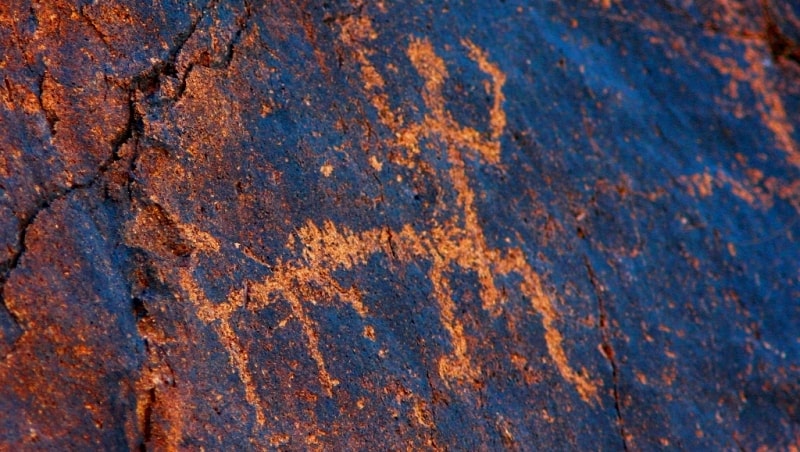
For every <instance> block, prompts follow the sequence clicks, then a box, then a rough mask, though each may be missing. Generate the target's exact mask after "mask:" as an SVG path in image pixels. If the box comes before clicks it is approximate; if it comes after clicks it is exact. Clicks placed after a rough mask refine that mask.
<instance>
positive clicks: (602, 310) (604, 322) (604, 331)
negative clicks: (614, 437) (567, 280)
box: [584, 256, 629, 451]
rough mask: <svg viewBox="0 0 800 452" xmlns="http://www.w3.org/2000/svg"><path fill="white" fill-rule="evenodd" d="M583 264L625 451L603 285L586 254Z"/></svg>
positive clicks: (626, 441)
mask: <svg viewBox="0 0 800 452" xmlns="http://www.w3.org/2000/svg"><path fill="white" fill-rule="evenodd" d="M584 265H585V267H586V272H587V274H588V275H589V281H590V282H591V284H592V288H593V289H594V293H595V298H596V299H597V312H598V320H597V326H598V328H599V329H600V336H601V338H602V341H603V342H602V343H601V344H600V350H601V351H602V354H603V356H605V358H606V359H607V360H608V363H609V364H610V365H611V378H612V381H613V386H612V392H613V395H614V411H615V412H616V415H617V426H618V428H619V435H620V438H621V439H622V446H623V448H624V449H625V450H626V451H627V450H629V449H628V447H629V445H628V434H627V432H626V431H625V420H624V419H623V417H622V400H621V396H620V390H619V366H618V364H617V360H616V357H615V356H614V347H613V345H612V344H611V327H610V325H609V318H608V311H607V310H606V306H605V302H604V295H603V292H604V290H603V287H602V285H601V283H600V281H599V280H598V279H597V274H595V271H594V268H593V267H592V264H591V263H590V262H589V258H588V256H584Z"/></svg>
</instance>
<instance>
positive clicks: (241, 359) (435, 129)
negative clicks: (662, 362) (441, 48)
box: [178, 16, 598, 425]
mask: <svg viewBox="0 0 800 452" xmlns="http://www.w3.org/2000/svg"><path fill="white" fill-rule="evenodd" d="M341 25H342V33H341V39H342V41H343V42H344V44H345V45H346V46H347V47H348V48H349V49H350V50H351V51H352V52H353V54H354V56H355V60H356V61H357V62H358V64H359V65H360V72H361V79H362V82H363V84H364V89H365V91H366V94H367V96H368V98H369V101H370V104H371V105H372V106H373V107H374V108H375V109H376V111H377V113H378V117H379V120H380V122H381V124H382V125H383V126H385V127H386V128H387V129H388V130H389V131H390V132H391V136H392V141H391V142H390V143H388V144H387V147H389V148H391V149H392V150H395V151H398V152H394V153H392V155H391V156H390V157H389V158H388V160H389V161H390V162H391V163H392V164H394V165H399V166H405V167H407V168H411V169H416V170H419V171H425V172H429V173H430V174H431V175H432V176H435V177H436V178H437V180H438V181H441V183H443V184H451V186H452V188H453V189H454V192H455V193H456V197H455V199H456V202H455V204H454V205H452V204H451V205H447V204H445V203H444V202H443V201H441V200H440V201H437V202H438V204H437V205H436V208H435V214H434V220H433V223H434V224H433V225H432V226H431V227H429V228H426V229H423V230H419V229H415V228H414V227H413V226H412V225H410V224H406V225H405V226H403V227H402V228H400V229H397V230H392V229H390V228H388V227H379V228H374V229H369V230H363V231H356V230H353V229H351V228H350V227H347V226H345V225H337V224H334V223H333V222H331V221H324V222H322V224H317V223H314V222H312V221H309V222H307V223H306V224H305V225H303V226H302V227H300V228H298V229H297V230H296V232H295V233H294V234H292V235H290V237H289V238H288V240H287V243H286V246H287V249H289V250H299V255H297V256H296V257H295V258H292V259H289V260H283V261H277V262H276V264H275V265H270V266H269V267H270V269H271V273H270V274H269V275H268V276H267V277H265V278H264V279H263V280H260V281H249V282H247V283H246V287H245V288H243V289H239V290H235V291H232V292H231V293H230V294H229V295H228V297H227V300H226V301H225V302H223V303H212V302H211V301H210V300H208V299H207V298H206V295H205V294H204V292H203V290H202V288H201V287H200V286H199V284H198V283H197V282H196V281H195V280H194V279H193V276H192V273H191V271H190V270H189V269H188V268H181V269H179V270H178V273H179V278H178V279H179V281H180V285H181V290H182V291H183V293H184V296H185V297H188V299H189V300H190V301H191V302H192V303H193V304H194V305H195V306H196V312H197V315H198V317H199V318H200V319H201V320H203V321H204V322H206V323H207V324H209V325H211V326H212V327H213V328H214V329H215V331H216V333H217V335H218V337H219V338H220V341H221V342H222V344H223V345H224V346H225V348H226V350H227V352H228V354H229V356H230V361H231V364H232V365H233V366H234V367H235V368H236V370H237V372H238V374H239V377H240V378H241V380H242V382H243V384H244V386H245V395H246V398H247V401H248V402H249V403H250V404H251V405H252V406H253V407H254V409H255V411H256V419H257V422H258V424H259V425H263V424H264V423H265V422H266V418H265V414H264V407H263V405H262V404H261V401H260V400H259V397H258V394H257V391H256V383H255V382H254V381H253V380H254V379H253V376H252V375H251V373H250V370H249V363H248V355H247V353H246V351H245V350H244V349H243V347H242V346H241V344H240V343H239V341H238V339H237V337H236V334H235V333H234V331H233V329H232V327H231V320H230V319H231V315H232V314H233V313H235V312H237V311H238V310H240V309H248V310H251V311H253V312H258V311H259V310H262V309H264V308H265V307H266V306H268V305H270V304H273V303H288V305H289V307H290V310H291V314H290V316H289V317H288V318H286V319H284V320H283V321H281V322H280V324H279V325H278V326H279V327H281V326H283V325H286V324H287V322H299V323H300V325H301V326H302V332H303V335H304V336H305V341H306V347H307V350H308V353H309V355H310V356H311V357H312V358H313V360H314V361H315V363H316V365H317V369H318V374H319V379H320V384H321V387H322V388H323V390H324V391H325V393H326V394H327V395H329V396H330V395H332V393H333V391H335V388H336V386H337V385H338V384H339V381H338V380H337V379H336V376H335V375H331V373H330V372H329V370H328V367H327V365H326V362H325V357H324V354H323V353H322V351H321V349H320V342H321V341H324V338H323V337H320V335H319V334H318V326H317V324H316V321H315V320H314V319H313V318H312V317H311V316H310V315H309V313H308V310H307V305H308V303H329V302H336V303H340V304H343V305H346V306H350V307H351V308H352V309H353V310H354V311H355V312H356V313H357V314H358V315H359V316H361V318H363V319H364V320H365V322H366V321H368V319H369V316H370V308H369V306H367V304H366V303H365V302H364V299H363V298H364V297H363V293H362V292H361V291H360V290H359V289H358V288H357V287H343V286H342V285H341V284H340V283H339V282H338V281H337V279H336V277H335V275H334V272H338V271H348V270H353V269H356V268H358V267H361V266H364V265H367V263H368V260H369V259H370V258H372V257H373V256H375V255H382V256H383V258H385V259H390V260H394V261H397V262H399V263H401V264H403V263H405V264H407V263H410V262H414V261H425V262H427V263H428V264H429V270H428V274H427V277H428V279H429V281H430V284H431V287H432V293H431V294H430V298H431V299H432V300H433V301H435V303H436V304H437V307H438V310H439V321H440V322H441V325H442V326H443V328H444V329H445V330H446V332H447V333H448V335H449V339H450V344H451V351H450V352H449V353H448V354H445V355H444V356H441V357H440V359H439V362H438V373H439V376H440V377H441V379H442V380H443V381H444V382H445V383H446V384H448V385H450V384H466V383H469V382H471V381H477V380H479V379H480V378H481V372H482V371H481V369H480V367H479V366H477V365H476V364H475V363H474V362H473V360H472V359H471V357H470V350H469V347H468V341H467V337H466V335H465V332H464V326H463V324H462V322H461V321H460V320H459V313H458V311H459V309H458V304H457V301H456V300H454V297H453V287H452V286H453V280H452V278H451V273H452V272H453V271H454V270H456V269H457V270H460V271H470V272H474V273H475V274H476V275H477V279H478V281H479V285H480V286H479V296H480V300H481V305H482V307H483V309H485V310H486V311H487V312H488V313H490V315H491V316H493V317H497V316H498V315H499V314H500V313H501V312H502V310H503V305H504V303H506V302H507V295H506V290H505V288H498V282H497V280H498V279H499V278H504V277H506V276H507V275H516V276H517V277H518V278H519V280H520V281H521V282H520V283H519V285H518V287H517V288H516V291H517V292H515V293H518V294H519V295H521V296H522V297H523V298H525V299H526V300H527V301H528V302H530V303H531V305H532V307H533V308H534V309H535V310H536V312H537V313H538V314H539V315H541V321H542V325H543V327H544V330H545V341H546V344H547V351H548V353H549V355H550V357H551V359H552V360H553V362H554V364H555V366H556V368H557V369H558V371H559V373H560V374H561V376H562V377H563V378H564V379H565V380H566V381H568V382H569V383H570V384H572V385H573V386H574V388H575V390H576V391H577V392H578V394H579V395H580V396H581V397H582V398H583V400H585V401H586V402H589V403H591V402H594V401H595V400H597V398H598V395H597V391H598V389H597V386H596V383H595V382H594V381H592V380H591V379H590V378H589V377H588V376H587V374H586V371H585V370H580V371H578V370H575V369H574V368H573V367H572V366H570V364H569V363H568V359H567V355H566V352H565V350H564V347H563V337H562V335H561V333H560V332H559V330H558V329H557V328H556V323H557V319H558V317H559V313H558V311H557V309H556V308H555V306H554V303H553V301H552V299H551V298H550V296H549V295H548V294H547V293H546V291H545V289H544V288H543V286H542V281H541V278H540V276H539V275H538V274H537V273H536V272H535V271H534V270H533V268H532V267H531V265H530V264H529V263H528V261H527V259H526V256H525V253H524V252H523V251H522V249H520V248H518V247H508V248H503V249H500V248H493V247H491V246H489V244H488V243H487V239H486V236H485V233H484V230H483V228H482V226H481V223H480V221H479V214H478V211H477V209H476V206H475V191H474V189H473V188H472V187H471V184H472V182H471V181H470V177H469V174H468V171H467V161H468V159H478V160H479V161H480V163H481V164H487V165H499V163H500V158H501V145H500V138H501V136H502V134H503V132H504V130H505V126H506V117H505V113H504V110H503V102H504V100H505V99H504V96H503V91H502V90H503V85H504V83H505V80H506V77H505V75H504V74H503V72H502V71H501V70H500V69H499V68H498V67H497V66H496V65H495V64H494V63H492V62H490V60H489V57H488V55H487V54H486V53H485V52H484V51H483V50H481V49H480V48H479V47H478V46H476V45H475V44H473V43H472V42H471V41H468V40H464V41H462V45H463V48H464V50H465V51H466V52H467V53H468V55H469V57H470V59H471V60H473V61H474V62H475V63H476V64H477V65H478V68H479V69H480V70H481V71H482V72H483V73H485V74H486V75H487V76H488V78H489V81H488V82H487V83H486V85H485V88H486V90H487V94H488V95H490V96H492V99H493V104H492V107H491V109H490V111H489V115H488V116H489V120H488V123H489V132H488V133H481V132H479V131H478V130H476V129H474V128H471V127H467V126H464V125H462V124H459V123H458V122H457V121H456V120H455V119H454V117H453V115H452V114H451V113H450V112H449V111H448V110H447V108H446V105H445V100H444V96H443V93H442V90H443V88H444V86H445V83H446V82H447V80H448V76H449V75H448V71H447V67H446V65H445V62H444V61H443V60H442V59H441V58H440V57H439V56H438V55H437V54H436V52H435V51H434V47H433V45H432V44H431V43H430V42H429V41H428V40H425V39H420V38H416V37H410V38H409V41H408V47H407V52H406V53H407V56H408V58H409V60H410V62H411V65H412V66H413V68H414V69H415V70H416V71H417V73H419V75H420V76H421V77H422V78H423V80H424V86H423V87H422V93H421V94H422V98H423V100H424V108H425V111H426V113H425V114H424V117H423V119H422V120H421V121H419V122H415V123H408V124H406V123H405V122H404V120H403V116H402V114H401V112H399V111H394V110H392V109H391V108H390V106H389V101H388V95H387V94H386V93H385V92H384V91H383V89H384V86H385V81H384V79H383V78H382V76H381V75H380V73H379V71H378V70H377V68H376V67H375V66H374V65H373V64H372V63H371V61H370V55H371V54H372V51H371V50H370V48H369V42H370V41H372V40H374V39H375V37H376V34H375V32H374V30H373V29H372V27H371V22H370V19H369V18H368V17H363V16H362V17H354V18H348V19H346V20H344V21H343V23H342V24H341ZM430 146H437V147H439V148H438V149H440V150H442V151H443V154H444V155H446V161H447V166H448V168H447V170H444V171H443V170H437V169H435V167H434V165H431V164H430V163H429V162H426V161H425V160H424V156H425V155H426V153H425V152H423V149H424V148H425V147H430ZM200 245H201V246H199V247H198V249H199V250H200V251H203V252H205V253H210V254H212V255H213V253H217V252H219V245H218V244H215V242H214V239H213V238H210V237H205V238H203V240H202V241H201V243H200ZM253 258H254V259H256V258H255V257H253ZM265 265H266V264H265ZM512 290H513V289H512Z"/></svg>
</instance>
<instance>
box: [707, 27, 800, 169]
mask: <svg viewBox="0 0 800 452" xmlns="http://www.w3.org/2000/svg"><path fill="white" fill-rule="evenodd" d="M743 45H744V46H745V50H744V59H745V61H747V64H748V67H746V68H742V67H740V66H739V64H738V62H737V61H736V60H734V59H732V58H720V57H717V56H716V55H706V59H707V60H708V61H709V62H710V63H711V65H712V66H713V67H714V68H716V69H717V71H719V72H720V73H721V74H724V75H728V76H730V77H731V78H732V79H733V80H735V81H737V82H739V83H747V84H748V85H749V86H750V89H751V90H752V91H753V93H755V94H756V96H758V98H759V100H760V102H756V108H757V109H758V112H759V114H760V116H761V121H762V122H763V123H764V125H765V126H766V127H767V128H768V129H769V130H770V131H771V132H772V134H773V136H774V137H775V141H776V144H777V145H778V147H779V148H780V149H781V150H783V151H784V152H785V153H786V154H787V156H788V157H787V160H788V162H789V163H791V164H792V165H794V166H797V167H800V148H798V145H797V143H796V142H795V141H794V139H792V133H794V125H793V124H792V121H791V120H790V119H789V117H788V116H787V114H786V109H785V107H784V105H783V100H782V99H781V96H780V94H778V92H777V91H776V90H775V88H774V87H773V85H772V83H771V81H770V80H769V77H768V76H767V70H766V67H765V65H764V60H765V59H767V58H769V52H768V51H767V49H766V47H765V45H764V44H763V43H760V42H750V41H747V42H744V43H743ZM735 92H737V93H738V90H736V91H735Z"/></svg>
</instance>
